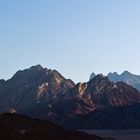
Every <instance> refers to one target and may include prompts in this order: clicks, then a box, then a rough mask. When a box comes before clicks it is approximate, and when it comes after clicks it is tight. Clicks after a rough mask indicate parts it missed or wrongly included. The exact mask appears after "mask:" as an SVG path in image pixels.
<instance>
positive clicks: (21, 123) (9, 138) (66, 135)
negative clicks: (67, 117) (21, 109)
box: [0, 114, 102, 140]
mask: <svg viewBox="0 0 140 140" xmlns="http://www.w3.org/2000/svg"><path fill="white" fill-rule="evenodd" d="M0 138H1V139H2V140H76V139H77V140H102V138H100V137H98V136H95V135H88V134H86V133H83V132H77V131H72V130H66V129H64V128H62V127H59V126H56V125H54V124H52V123H50V122H47V121H40V120H35V119H30V118H28V117H25V116H21V115H17V114H2V115H0Z"/></svg>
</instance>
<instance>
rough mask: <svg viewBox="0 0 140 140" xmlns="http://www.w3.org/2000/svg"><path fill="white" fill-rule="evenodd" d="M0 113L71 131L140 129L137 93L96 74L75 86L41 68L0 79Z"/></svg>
mask: <svg viewBox="0 0 140 140" xmlns="http://www.w3.org/2000/svg"><path fill="white" fill-rule="evenodd" d="M0 106H1V107H0V113H4V112H8V113H18V114H22V115H25V116H29V117H32V118H36V119H41V120H48V121H50V122H53V123H55V124H58V125H60V126H63V127H65V128H70V129H93V128H94V129H97V128H140V93H139V91H138V90H137V89H135V88H134V87H132V86H131V85H128V84H126V83H124V82H122V81H119V82H113V81H112V80H110V79H109V78H108V77H106V76H104V75H102V74H98V75H95V74H94V77H93V78H91V79H90V80H89V81H88V82H84V83H81V82H80V83H77V84H75V83H74V82H73V81H72V80H70V79H66V78H64V77H63V76H62V75H61V74H60V73H59V72H58V71H56V70H51V69H47V68H43V67H42V66H41V65H36V66H32V67H30V68H29V69H25V70H20V71H18V72H16V73H15V75H14V76H13V77H12V78H11V79H9V80H7V81H5V80H0Z"/></svg>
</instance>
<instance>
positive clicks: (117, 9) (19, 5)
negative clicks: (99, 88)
mask: <svg viewBox="0 0 140 140" xmlns="http://www.w3.org/2000/svg"><path fill="white" fill-rule="evenodd" d="M35 64H41V65H43V66H44V67H47V68H51V69H56V70H58V71H59V72H60V73H62V75H64V76H65V77H66V78H71V79H73V80H74V81H75V82H78V81H87V80H88V79H89V75H90V73H91V72H95V73H101V72H102V73H104V74H106V73H108V72H110V71H111V72H113V71H117V72H119V73H120V72H122V71H123V70H129V71H130V72H133V73H136V74H140V1H139V0H0V78H5V79H8V78H10V77H11V76H12V75H13V74H14V73H15V72H16V71H17V70H19V69H24V68H28V67H30V66H32V65H35Z"/></svg>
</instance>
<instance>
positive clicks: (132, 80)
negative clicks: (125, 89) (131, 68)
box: [108, 71, 140, 91]
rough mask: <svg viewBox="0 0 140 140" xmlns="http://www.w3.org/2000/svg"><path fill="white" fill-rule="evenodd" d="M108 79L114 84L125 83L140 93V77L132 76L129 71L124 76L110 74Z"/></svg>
mask: <svg viewBox="0 0 140 140" xmlns="http://www.w3.org/2000/svg"><path fill="white" fill-rule="evenodd" d="M108 78H109V79H110V80H111V81H113V82H118V81H123V82H125V83H127V84H129V85H131V86H133V87H135V88H136V89H138V90H139V91H140V75H135V74H132V73H130V72H128V71H124V72H123V73H122V74H120V75H119V74H117V73H116V72H114V73H109V74H108Z"/></svg>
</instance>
